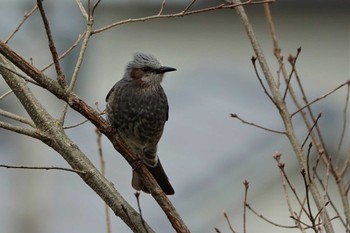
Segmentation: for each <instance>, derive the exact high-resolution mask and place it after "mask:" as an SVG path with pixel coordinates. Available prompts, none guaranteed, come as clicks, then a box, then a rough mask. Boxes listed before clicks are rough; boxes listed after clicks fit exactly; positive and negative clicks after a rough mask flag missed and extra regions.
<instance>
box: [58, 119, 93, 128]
mask: <svg viewBox="0 0 350 233" xmlns="http://www.w3.org/2000/svg"><path fill="white" fill-rule="evenodd" d="M86 122H89V120H83V121H82V122H79V123H77V124H74V125H69V126H64V127H63V129H72V128H75V127H78V126H81V125H83V124H85V123H86Z"/></svg>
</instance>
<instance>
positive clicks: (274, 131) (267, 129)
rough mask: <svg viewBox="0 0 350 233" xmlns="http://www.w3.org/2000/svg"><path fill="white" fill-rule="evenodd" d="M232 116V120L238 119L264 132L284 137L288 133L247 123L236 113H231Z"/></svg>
mask: <svg viewBox="0 0 350 233" xmlns="http://www.w3.org/2000/svg"><path fill="white" fill-rule="evenodd" d="M230 116H231V117H232V118H237V119H238V120H240V121H241V122H242V123H243V124H247V125H251V126H254V127H257V128H259V129H263V130H266V131H269V132H272V133H278V134H284V135H286V132H283V131H279V130H274V129H269V128H266V127H263V126H260V125H257V124H255V123H252V122H248V121H245V120H243V119H242V118H240V117H239V116H238V115H237V114H235V113H231V114H230Z"/></svg>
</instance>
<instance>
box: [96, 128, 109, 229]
mask: <svg viewBox="0 0 350 233" xmlns="http://www.w3.org/2000/svg"><path fill="white" fill-rule="evenodd" d="M95 133H96V135H97V139H96V140H97V149H98V157H99V159H100V164H101V173H102V175H103V176H105V174H106V162H105V160H104V158H103V151H102V133H101V132H100V131H99V130H98V129H97V128H96V129H95ZM105 215H106V225H107V233H111V232H112V229H111V218H110V216H109V207H108V205H107V203H105Z"/></svg>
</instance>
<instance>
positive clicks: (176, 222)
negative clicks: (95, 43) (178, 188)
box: [0, 41, 190, 232]
mask: <svg viewBox="0 0 350 233" xmlns="http://www.w3.org/2000/svg"><path fill="white" fill-rule="evenodd" d="M0 53H1V54H3V55H4V56H5V57H6V58H8V59H9V60H10V61H11V62H13V63H14V64H15V65H16V66H17V67H18V68H19V69H21V70H22V71H23V72H24V73H26V74H27V75H29V76H30V77H31V78H33V79H34V80H35V81H36V82H38V83H39V84H40V85H41V86H43V87H45V88H46V89H47V90H48V91H50V92H51V93H52V94H53V95H55V96H56V97H57V98H59V99H62V100H64V101H65V102H67V103H68V104H69V105H70V106H71V107H72V108H73V109H74V110H76V111H77V112H79V113H80V114H82V115H83V116H84V117H86V118H87V119H89V121H90V122H91V123H92V124H94V125H95V126H96V127H97V128H98V129H99V130H100V131H101V133H103V134H104V135H106V136H107V137H108V139H109V140H110V141H111V143H112V144H113V146H114V148H115V149H116V150H117V151H118V152H120V154H121V155H122V156H123V157H124V158H125V159H126V160H127V161H128V163H129V164H130V165H131V166H133V165H134V164H135V163H137V161H139V158H138V156H137V155H135V154H133V153H131V152H130V150H129V149H128V147H127V145H126V144H125V143H124V142H123V141H122V139H121V138H120V137H119V136H118V135H117V133H116V132H115V130H114V129H113V128H111V127H110V125H109V124H108V123H107V122H106V120H104V119H103V118H102V117H101V116H100V113H98V112H97V111H95V110H94V109H93V108H92V107H90V106H89V105H87V104H86V103H85V102H84V101H83V100H81V99H80V98H78V97H77V96H76V95H75V94H73V93H72V92H67V90H63V89H62V88H61V87H60V85H59V84H58V83H57V81H55V80H52V79H50V78H47V77H46V76H45V75H44V74H43V73H42V72H40V71H39V70H38V69H36V68H34V67H33V66H31V65H30V64H29V63H28V62H26V61H25V60H24V59H23V58H22V57H20V56H19V55H18V54H16V53H15V52H14V51H12V50H11V49H10V48H9V47H8V46H7V45H6V44H4V43H3V42H1V41H0ZM0 72H1V70H0ZM15 80H16V81H18V80H17V79H15ZM7 81H9V82H10V81H13V80H12V79H7ZM11 84H12V83H11ZM14 85H15V84H14ZM21 87H23V88H25V87H24V86H22V85H21ZM15 90H16V91H15V94H16V95H17V97H21V93H22V92H23V91H21V89H18V88H17V89H15ZM28 91H29V90H26V91H25V92H24V93H28ZM21 98H22V97H21ZM26 107H31V106H30V105H28V103H26ZM33 108H34V109H36V106H35V107H33ZM29 110H31V109H28V111H29ZM46 114H47V113H45V114H44V115H46ZM43 117H45V118H49V119H50V120H52V121H54V120H53V119H52V118H51V117H50V116H41V115H40V116H38V117H37V118H35V120H40V119H42V118H43ZM33 121H34V119H33ZM34 122H35V121H34ZM45 122H46V123H47V124H48V125H47V128H46V129H47V130H50V131H51V130H55V132H51V133H50V134H49V135H50V136H51V137H55V138H56V139H57V140H58V141H57V142H56V141H55V142H56V143H58V144H56V143H53V144H48V145H49V146H51V147H55V149H56V150H59V151H61V150H62V149H63V148H66V146H67V145H74V143H73V142H72V141H71V140H70V139H69V138H67V137H66V135H65V133H64V131H63V129H62V128H57V127H52V125H54V124H53V123H52V122H50V121H45ZM45 122H43V123H45ZM35 123H36V122H35ZM60 130H62V131H60ZM59 145H62V147H59ZM56 147H57V148H56ZM70 150H72V154H67V153H66V152H62V154H61V155H62V156H63V157H64V158H65V159H66V160H67V162H69V163H70V164H71V166H73V168H74V169H76V168H78V169H79V168H80V167H81V166H83V167H84V166H88V167H90V168H89V169H92V171H93V172H92V174H90V175H89V176H88V177H86V176H84V177H83V179H84V181H85V182H86V183H87V184H88V185H89V186H90V187H91V188H93V189H94V190H95V191H96V192H98V194H99V195H100V196H101V198H103V199H104V200H105V202H107V203H108V204H109V206H110V207H111V206H114V209H113V210H114V211H115V212H117V213H118V211H120V206H119V205H117V206H116V204H119V203H116V201H115V198H117V199H120V198H122V197H113V196H114V194H116V190H115V189H114V188H113V187H110V186H111V185H110V184H109V183H108V181H106V180H105V178H103V176H102V177H101V176H100V175H98V172H97V171H96V169H95V168H94V167H93V165H92V164H91V163H90V161H88V159H87V158H86V156H85V155H84V154H82V152H81V151H80V150H79V148H78V147H74V146H73V148H70ZM82 163H83V164H82ZM77 166H78V167H77ZM133 167H134V166H133ZM135 170H136V172H138V173H139V174H141V178H142V182H143V183H144V184H145V186H146V188H147V189H148V190H149V191H150V193H151V195H152V196H153V197H154V199H155V200H156V201H157V203H158V204H159V206H160V207H161V208H162V209H163V211H164V213H165V214H166V215H167V217H168V219H169V221H170V222H171V224H172V226H173V228H174V229H176V230H177V231H179V232H190V231H189V229H188V228H187V226H186V225H185V223H184V222H183V220H182V219H181V217H180V215H179V214H178V213H177V211H176V209H175V207H174V206H173V204H172V203H171V202H170V200H169V198H168V197H167V196H166V195H165V194H164V192H162V189H161V188H160V187H159V185H158V183H157V182H156V181H155V179H154V177H153V176H152V175H151V173H150V172H149V171H148V169H147V168H146V166H145V165H141V166H139V167H137V168H135ZM89 171H90V170H89ZM92 178H95V179H92ZM97 179H98V180H99V181H97ZM101 180H104V181H106V183H105V182H103V183H101ZM95 182H99V183H101V184H98V185H97V184H96V183H95ZM101 185H107V186H108V192H111V193H110V194H109V193H104V192H101V189H99V188H100V187H101ZM112 194H113V195H112ZM110 198H112V199H110ZM123 202H124V200H123ZM124 205H128V204H127V203H124ZM111 208H112V207H111ZM119 214H120V213H119ZM123 215H124V214H123ZM124 217H125V216H124ZM123 220H125V221H127V219H125V218H123ZM128 225H129V226H130V227H132V224H131V223H129V222H128ZM148 230H149V229H148ZM149 231H150V230H149Z"/></svg>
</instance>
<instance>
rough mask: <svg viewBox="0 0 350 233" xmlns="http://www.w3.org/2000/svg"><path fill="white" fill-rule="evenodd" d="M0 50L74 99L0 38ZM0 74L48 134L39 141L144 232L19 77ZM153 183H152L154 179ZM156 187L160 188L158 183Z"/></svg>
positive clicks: (52, 88) (102, 126)
mask: <svg viewBox="0 0 350 233" xmlns="http://www.w3.org/2000/svg"><path fill="white" fill-rule="evenodd" d="M0 53H1V54H3V55H5V56H6V57H8V58H9V60H11V61H12V62H15V64H16V66H17V67H19V68H21V70H22V71H24V72H25V73H26V74H28V75H29V76H31V77H32V78H33V79H34V80H35V81H37V82H38V83H40V85H42V86H43V87H45V88H47V90H49V91H52V94H54V95H56V97H58V98H60V99H62V98H65V100H66V101H73V100H72V99H74V98H75V99H77V97H76V96H75V95H73V94H72V93H70V92H68V93H67V92H64V91H63V89H62V88H61V86H60V85H59V84H58V83H57V81H54V80H52V79H47V77H46V76H45V75H44V74H43V73H41V72H40V71H39V70H38V69H36V68H34V67H32V66H31V65H30V64H28V63H27V62H26V61H24V60H23V58H21V57H20V56H18V55H17V54H16V53H14V52H13V51H11V50H10V49H9V48H8V46H7V45H5V44H4V43H3V42H1V41H0ZM0 61H1V62H2V63H5V64H7V63H8V61H6V60H5V59H3V56H0ZM0 73H1V75H2V76H3V78H4V80H5V81H6V83H7V84H8V86H9V87H10V88H11V89H12V90H13V92H14V94H15V95H16V97H17V98H18V99H19V101H20V102H21V104H22V105H23V107H24V108H25V109H26V111H27V112H28V114H29V115H30V117H31V118H32V120H33V121H34V123H35V125H36V126H37V127H38V130H40V131H39V132H44V133H45V134H47V135H49V137H46V138H40V139H41V141H42V142H43V143H45V144H47V145H48V146H50V147H52V148H53V149H55V150H56V151H57V152H58V153H60V155H61V156H62V157H63V158H64V159H65V160H66V161H67V162H68V163H69V164H70V166H71V167H72V168H73V169H76V170H80V171H84V172H86V173H85V174H80V173H79V176H80V177H81V178H82V179H83V180H84V182H85V183H86V184H87V185H89V186H90V188H91V189H93V190H94V191H95V192H96V193H97V194H98V195H99V196H100V197H101V198H102V199H103V200H104V201H105V202H106V203H107V204H108V205H109V206H110V207H111V209H112V210H113V211H114V213H115V214H116V215H117V216H119V217H120V218H121V219H122V220H123V221H124V222H125V223H126V224H127V225H128V226H129V227H130V228H131V230H132V231H137V232H144V227H140V226H141V223H140V221H139V219H137V218H132V219H131V221H130V219H129V218H128V217H127V216H126V215H125V214H124V212H123V211H122V207H121V206H123V207H124V208H125V209H127V210H128V213H129V214H132V215H133V216H138V213H137V212H136V211H135V210H134V209H133V208H132V207H131V206H130V205H129V204H128V203H127V202H126V201H125V200H124V198H123V197H122V196H121V195H120V194H119V193H118V192H117V190H116V189H115V188H114V186H113V185H112V184H111V183H110V182H109V181H108V180H107V179H106V178H105V177H104V176H102V174H101V173H100V172H99V171H98V170H97V169H96V168H95V167H94V165H93V164H92V163H91V162H90V160H89V159H88V158H87V157H86V156H85V155H84V154H83V152H82V151H81V150H80V149H79V147H78V146H76V145H75V143H74V142H73V141H71V140H70V138H68V137H67V135H66V134H65V132H64V130H63V129H62V128H61V127H60V126H59V125H58V124H57V121H56V120H55V119H54V118H53V117H52V116H51V115H50V114H49V113H48V112H47V111H46V110H45V108H44V107H43V106H42V105H41V104H40V103H39V102H38V100H37V99H36V98H35V96H34V95H33V93H32V92H31V90H30V89H29V88H28V87H27V86H26V84H25V82H24V81H23V80H22V79H21V78H19V77H17V76H16V75H14V74H12V73H11V72H8V71H7V70H6V69H2V68H0ZM75 103H76V102H75ZM80 103H81V104H83V105H84V106H85V107H81V108H79V109H80V110H83V109H84V110H83V111H86V110H87V109H89V110H90V114H92V115H95V118H94V117H92V119H91V122H95V124H96V123H97V122H99V123H98V124H96V126H98V127H99V129H100V131H101V132H105V133H106V132H107V129H108V124H107V123H106V122H105V121H104V120H103V119H102V118H100V117H99V114H98V113H96V114H95V113H94V110H93V109H91V108H90V107H89V106H87V105H86V104H85V103H84V102H83V101H81V102H80ZM76 107H77V106H75V107H74V106H73V108H74V109H78V108H76ZM91 111H92V112H91ZM88 118H89V117H88ZM112 135H113V136H112ZM39 136H42V135H39ZM109 137H110V138H114V139H113V140H117V137H116V135H115V133H113V131H112V130H110V131H109ZM118 148H119V147H118ZM126 151H127V149H126ZM140 169H142V168H140ZM143 169H144V170H143V172H144V173H145V174H146V176H147V173H146V171H145V170H147V168H143ZM140 173H141V172H140ZM141 174H143V173H141ZM148 175H149V177H150V178H149V179H152V178H153V177H152V175H151V174H148ZM149 179H148V180H147V181H148V186H149V187H147V188H148V189H149V190H151V189H152V187H153V186H152V185H150V182H152V181H149ZM147 181H146V182H147ZM146 182H145V183H146ZM153 182H154V183H156V181H155V180H154V178H153ZM146 184H147V183H146ZM158 189H159V190H160V187H159V186H158ZM153 192H154V188H153ZM158 192H159V191H158ZM164 195H165V194H164ZM167 207H168V206H167ZM172 214H174V212H172ZM174 218H176V217H174ZM176 220H177V221H178V218H176ZM147 229H148V231H149V232H154V231H152V229H151V228H150V227H149V226H148V225H147ZM187 232H188V231H187Z"/></svg>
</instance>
